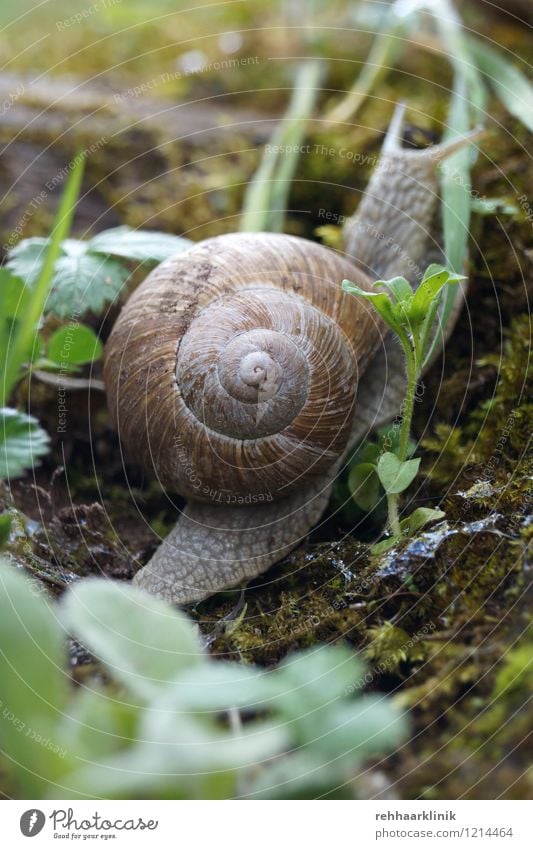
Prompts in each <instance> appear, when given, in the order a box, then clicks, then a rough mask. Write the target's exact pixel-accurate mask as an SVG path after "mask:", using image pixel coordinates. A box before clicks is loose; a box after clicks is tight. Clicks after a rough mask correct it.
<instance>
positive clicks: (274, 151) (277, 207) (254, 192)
mask: <svg viewBox="0 0 533 849" xmlns="http://www.w3.org/2000/svg"><path fill="white" fill-rule="evenodd" d="M322 67H323V66H322V63H321V62H320V61H318V60H315V59H313V60H310V61H308V62H305V63H304V64H303V65H302V66H301V68H300V69H299V72H298V75H297V79H296V84H295V87H294V91H293V94H292V98H291V102H290V104H289V108H288V110H287V112H286V115H285V117H284V119H283V121H282V122H281V124H280V125H279V126H278V127H276V129H275V131H274V133H273V134H272V137H271V139H270V142H269V144H268V145H267V146H266V148H265V151H264V154H263V158H262V160H261V163H260V165H259V168H258V169H257V171H256V173H255V175H254V177H253V178H252V180H251V182H250V184H249V186H248V190H247V192H246V194H245V197H244V203H243V214H242V219H241V225H240V229H241V231H243V232H252V231H262V230H268V231H272V232H281V231H282V230H283V224H284V220H285V212H286V207H287V199H288V195H289V191H290V185H291V181H292V178H293V176H294V172H295V170H296V166H297V164H298V148H299V146H300V144H301V142H302V139H303V137H304V134H305V128H306V123H307V118H308V117H309V116H310V114H311V112H312V110H313V107H314V104H315V100H316V95H317V85H318V83H319V81H320V76H321V74H322ZM287 147H290V148H293V150H291V151H290V152H289V153H287V152H284V153H280V152H279V149H280V148H281V149H286V148H287Z"/></svg>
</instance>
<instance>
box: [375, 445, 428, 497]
mask: <svg viewBox="0 0 533 849" xmlns="http://www.w3.org/2000/svg"><path fill="white" fill-rule="evenodd" d="M419 466H420V457H417V458H416V460H404V461H403V463H402V461H401V460H399V459H398V457H397V456H396V454H393V453H392V452H391V451H387V452H386V453H385V454H382V455H381V457H380V458H379V461H378V475H379V479H380V481H381V483H382V484H383V487H384V489H385V492H390V493H398V492H403V491H404V490H405V489H407V487H408V486H409V484H411V483H412V481H413V480H414V479H415V477H416V475H417V472H418V467H419Z"/></svg>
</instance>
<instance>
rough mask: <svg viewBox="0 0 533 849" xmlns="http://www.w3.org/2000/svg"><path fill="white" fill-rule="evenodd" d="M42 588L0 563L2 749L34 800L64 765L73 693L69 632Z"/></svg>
mask: <svg viewBox="0 0 533 849" xmlns="http://www.w3.org/2000/svg"><path fill="white" fill-rule="evenodd" d="M42 592H43V589H42V585H40V584H38V583H37V582H36V581H33V580H32V579H30V578H29V577H27V576H25V575H24V573H23V572H22V571H20V570H17V569H15V568H14V567H13V566H10V565H8V564H7V563H6V562H5V561H0V703H1V706H2V709H1V710H0V750H1V751H3V752H5V753H6V754H7V755H8V756H9V760H6V761H5V763H8V764H9V766H10V769H12V770H14V772H15V773H16V774H17V775H18V776H19V778H20V779H21V780H22V781H23V782H24V783H23V787H24V790H25V792H26V793H30V794H32V795H31V798H40V797H42V795H43V789H42V788H43V785H44V784H45V781H46V778H50V777H51V776H52V775H55V774H58V773H59V772H60V771H61V770H62V769H63V768H64V761H62V759H61V757H60V755H59V753H58V751H57V749H59V748H60V745H61V740H60V737H59V723H60V721H61V719H62V714H63V711H64V709H65V705H66V701H67V695H68V692H69V676H68V673H67V671H66V668H65V667H66V645H67V643H66V638H65V634H64V632H63V629H62V628H61V626H60V625H59V623H58V620H57V617H56V616H55V614H54V612H53V611H52V609H51V607H50V606H49V605H48V603H47V602H46V601H45V599H44V598H43V596H42Z"/></svg>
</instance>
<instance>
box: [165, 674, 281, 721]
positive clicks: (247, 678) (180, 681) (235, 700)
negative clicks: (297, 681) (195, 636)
mask: <svg viewBox="0 0 533 849" xmlns="http://www.w3.org/2000/svg"><path fill="white" fill-rule="evenodd" d="M173 687H174V688H175V699H176V705H177V706H179V707H180V709H181V710H194V711H210V712H220V711H224V710H229V709H230V708H239V709H240V710H257V709H258V708H260V707H261V706H264V705H268V706H270V707H271V706H272V705H273V702H274V700H275V699H276V698H277V697H279V696H280V695H282V693H283V687H282V686H281V684H280V683H279V682H277V679H276V676H275V675H274V674H270V673H264V672H262V671H261V670H259V669H254V668H253V667H247V666H243V665H242V663H231V662H229V661H218V662H217V663H204V664H197V665H196V666H188V667H187V668H186V669H184V670H182V671H181V672H180V673H179V675H178V676H177V678H176V682H175V685H173Z"/></svg>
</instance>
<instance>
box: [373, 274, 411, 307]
mask: <svg viewBox="0 0 533 849" xmlns="http://www.w3.org/2000/svg"><path fill="white" fill-rule="evenodd" d="M375 286H385V287H386V288H387V289H388V290H389V291H390V292H392V294H393V295H394V297H395V299H396V302H397V303H401V302H403V303H409V301H410V300H411V298H412V296H413V290H412V288H411V284H410V283H408V282H407V280H406V279H405V277H392V278H391V279H390V280H376V282H375V283H373V284H372V287H375Z"/></svg>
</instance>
